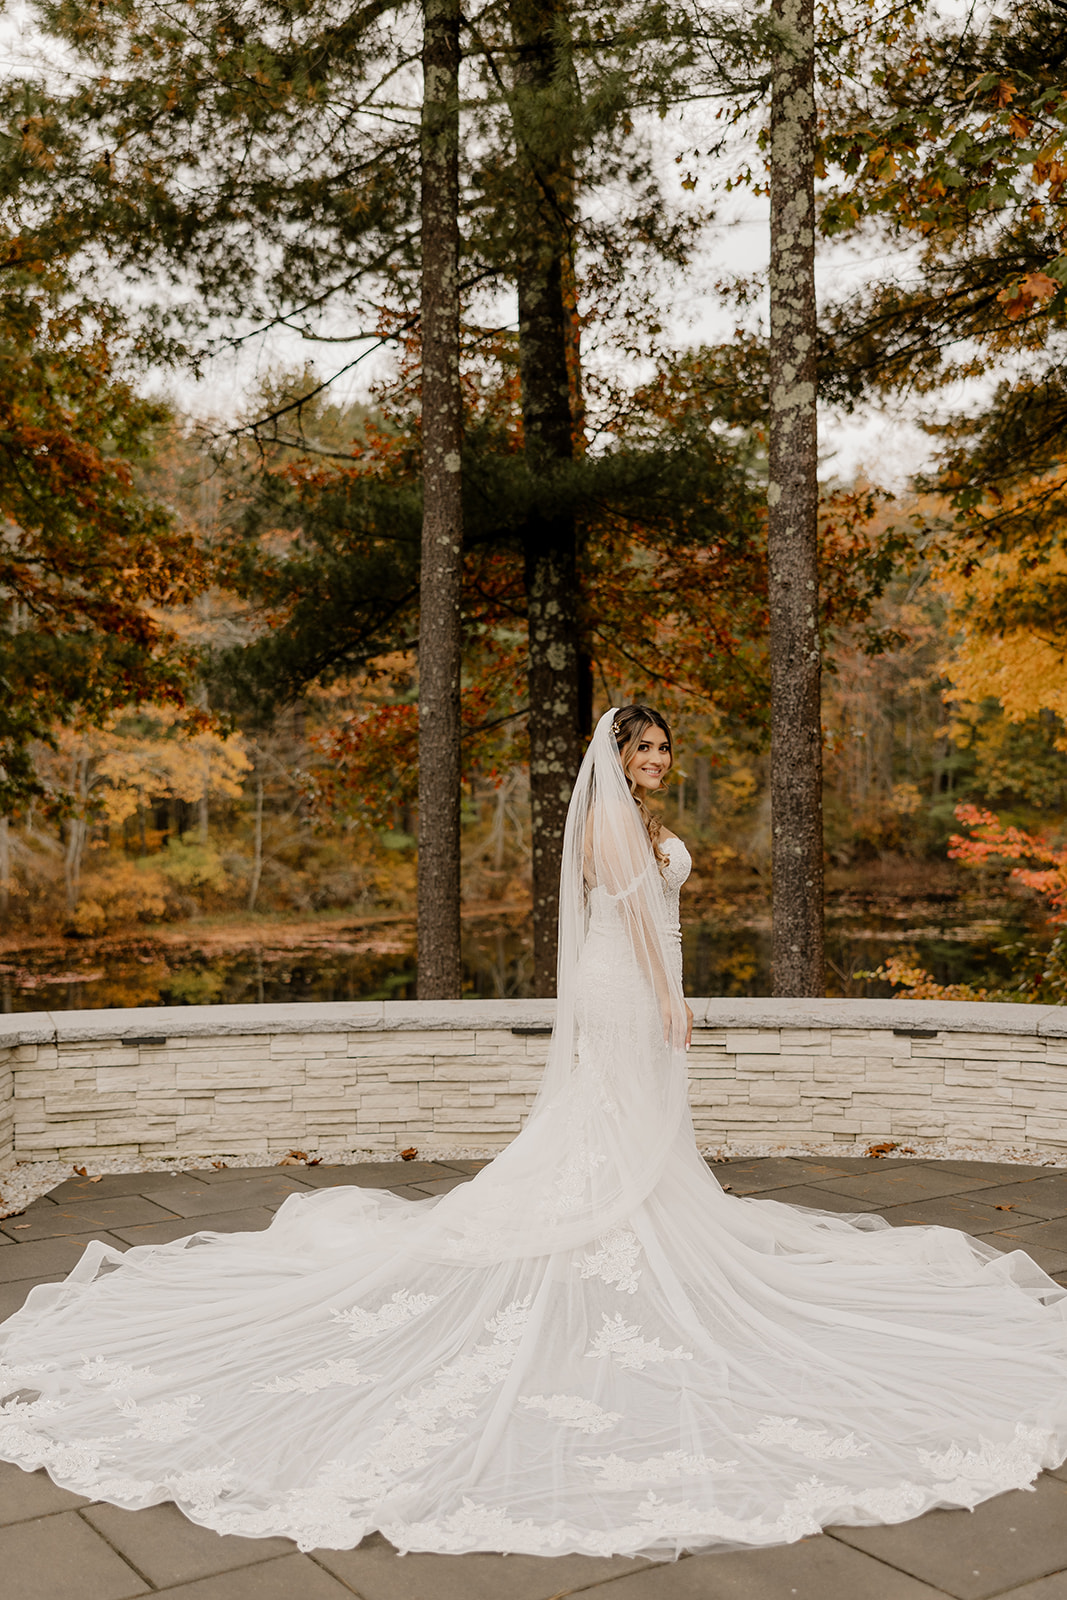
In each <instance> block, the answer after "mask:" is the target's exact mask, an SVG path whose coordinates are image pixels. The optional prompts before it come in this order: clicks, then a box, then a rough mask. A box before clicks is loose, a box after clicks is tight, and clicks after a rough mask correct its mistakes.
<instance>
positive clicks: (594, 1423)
mask: <svg viewBox="0 0 1067 1600" xmlns="http://www.w3.org/2000/svg"><path fill="white" fill-rule="evenodd" d="M519 1404H520V1406H525V1407H526V1409H527V1410H528V1411H543V1412H544V1413H545V1415H546V1416H547V1417H551V1418H552V1420H553V1421H554V1422H562V1423H563V1425H564V1427H567V1428H577V1429H578V1431H579V1432H580V1433H606V1432H607V1431H608V1429H609V1428H613V1427H614V1426H615V1424H616V1423H617V1422H621V1421H622V1413H621V1412H620V1411H605V1410H604V1409H603V1407H602V1406H598V1405H597V1404H596V1402H595V1401H593V1400H586V1399H584V1398H583V1396H582V1395H580V1394H550V1395H543V1394H530V1395H522V1394H520V1396H519Z"/></svg>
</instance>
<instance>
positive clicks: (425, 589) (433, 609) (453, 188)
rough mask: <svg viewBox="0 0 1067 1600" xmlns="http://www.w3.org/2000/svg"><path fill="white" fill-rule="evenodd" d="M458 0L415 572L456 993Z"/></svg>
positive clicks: (429, 285) (428, 331)
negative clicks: (419, 558) (418, 559)
mask: <svg viewBox="0 0 1067 1600" xmlns="http://www.w3.org/2000/svg"><path fill="white" fill-rule="evenodd" d="M459 27H460V8H459V0H423V48H422V62H423V102H422V489H423V514H422V576H421V588H420V613H419V824H418V827H419V832H418V859H419V882H418V943H419V954H418V985H417V992H418V997H419V999H420V1000H453V999H458V997H459V995H460V993H461V988H462V967H461V963H460V915H459V889H460V872H459V817H460V780H461V776H462V767H461V759H460V737H461V728H460V700H459V690H460V668H461V662H462V631H461V625H460V591H461V585H462V578H463V505H462V485H463V480H462V447H463V406H462V395H461V392H460V383H459V63H460V48H459Z"/></svg>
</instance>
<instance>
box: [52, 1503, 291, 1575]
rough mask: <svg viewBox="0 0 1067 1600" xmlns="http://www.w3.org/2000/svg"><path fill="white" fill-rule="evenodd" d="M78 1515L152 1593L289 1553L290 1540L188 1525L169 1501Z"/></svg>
mask: <svg viewBox="0 0 1067 1600" xmlns="http://www.w3.org/2000/svg"><path fill="white" fill-rule="evenodd" d="M83 1515H84V1518H85V1520H86V1521H87V1522H90V1523H91V1524H92V1526H93V1527H94V1528H96V1529H97V1531H98V1532H99V1533H101V1534H102V1535H103V1536H104V1538H105V1539H106V1540H107V1542H108V1544H110V1545H113V1546H114V1547H115V1549H116V1550H117V1551H118V1552H119V1554H120V1555H122V1556H125V1557H126V1559H127V1560H128V1561H129V1562H130V1564H131V1565H132V1566H134V1567H136V1568H137V1570H138V1571H139V1572H143V1573H144V1575H145V1577H146V1578H147V1579H148V1581H149V1582H150V1583H152V1584H154V1585H155V1586H156V1588H157V1589H165V1588H167V1587H168V1585H173V1584H176V1583H189V1582H191V1581H192V1580H193V1579H194V1578H209V1577H212V1576H214V1574H216V1573H219V1572H230V1571H232V1569H233V1568H234V1567H247V1566H251V1565H252V1564H253V1563H254V1562H257V1561H266V1560H268V1559H269V1558H270V1557H271V1556H281V1555H287V1554H289V1553H290V1552H291V1551H292V1549H293V1545H292V1542H291V1541H290V1540H289V1539H243V1538H240V1537H238V1535H236V1534H219V1533H214V1532H213V1531H212V1529H210V1528H201V1527H200V1526H199V1525H198V1524H197V1523H195V1522H190V1521H189V1520H188V1518H186V1517H184V1516H183V1515H182V1513H181V1512H180V1511H179V1510H178V1508H177V1506H176V1505H173V1504H171V1503H169V1502H168V1503H167V1504H166V1505H161V1506H148V1507H147V1508H146V1509H145V1510H143V1511H123V1510H121V1509H120V1508H119V1507H118V1506H107V1505H93V1506H90V1507H89V1508H88V1510H87V1511H85V1512H84V1513H83Z"/></svg>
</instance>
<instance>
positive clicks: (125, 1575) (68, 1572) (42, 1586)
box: [0, 1511, 149, 1600]
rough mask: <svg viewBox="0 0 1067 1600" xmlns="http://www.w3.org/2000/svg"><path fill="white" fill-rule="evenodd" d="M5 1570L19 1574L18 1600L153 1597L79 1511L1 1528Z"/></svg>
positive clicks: (1, 1558) (1, 1569) (1, 1562)
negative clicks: (146, 1595) (142, 1595)
mask: <svg viewBox="0 0 1067 1600" xmlns="http://www.w3.org/2000/svg"><path fill="white" fill-rule="evenodd" d="M0 1572H4V1573H17V1574H18V1588H17V1590H15V1591H13V1592H12V1591H9V1592H12V1593H13V1600H14V1597H16V1596H17V1600H128V1597H129V1596H131V1595H135V1594H147V1593H149V1587H148V1584H147V1583H146V1582H145V1581H144V1579H143V1578H141V1577H139V1576H138V1574H137V1573H136V1572H134V1570H133V1568H132V1567H130V1566H127V1564H126V1562H125V1561H123V1559H122V1557H121V1556H120V1555H117V1554H116V1552H115V1551H114V1550H112V1549H111V1548H110V1546H109V1545H108V1544H106V1543H105V1541H104V1540H103V1539H101V1537H100V1535H99V1534H98V1533H96V1532H94V1530H93V1529H92V1528H90V1527H87V1526H86V1524H85V1523H84V1522H83V1521H82V1519H81V1517H80V1516H79V1515H78V1513H77V1512H76V1511H61V1512H59V1513H58V1515H56V1516H51V1517H38V1518H35V1519H34V1520H33V1521H31V1522H16V1523H13V1524H11V1526H9V1527H7V1528H0Z"/></svg>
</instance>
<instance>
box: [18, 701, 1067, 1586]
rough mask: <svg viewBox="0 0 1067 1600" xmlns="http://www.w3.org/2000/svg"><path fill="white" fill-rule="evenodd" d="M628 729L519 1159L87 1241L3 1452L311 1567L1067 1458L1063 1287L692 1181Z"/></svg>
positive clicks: (1004, 1483)
mask: <svg viewBox="0 0 1067 1600" xmlns="http://www.w3.org/2000/svg"><path fill="white" fill-rule="evenodd" d="M611 719H612V714H611V713H608V716H607V717H606V718H605V719H604V720H603V721H602V722H601V724H600V725H599V727H598V729H597V732H596V735H595V736H594V739H593V742H592V745H591V748H590V752H589V755H588V756H587V758H586V762H585V764H584V765H583V769H582V774H581V776H580V778H579V782H578V785H577V786H576V790H575V797H574V800H573V802H572V807H571V814H570V818H569V821H568V831H567V841H566V850H565V863H564V875H563V885H562V892H561V958H560V959H561V969H560V1000H559V1019H558V1023H557V1029H556V1034H555V1037H554V1040H553V1045H552V1050H551V1055H550V1061H549V1066H548V1070H547V1072H546V1076H545V1082H544V1085H543V1088H542V1092H541V1094H540V1096H539V1099H538V1101H537V1104H536V1105H535V1107H534V1109H533V1111H532V1113H531V1116H530V1118H529V1121H528V1123H527V1126H526V1128H525V1130H524V1132H523V1133H522V1135H520V1137H519V1138H518V1139H517V1140H516V1141H515V1143H514V1144H513V1145H512V1146H511V1147H510V1148H509V1149H508V1150H507V1151H505V1152H504V1154H503V1155H502V1156H500V1157H498V1159H497V1160H496V1161H495V1162H493V1163H492V1164H491V1165H490V1166H488V1167H487V1168H486V1169H485V1170H484V1171H483V1172H482V1173H480V1174H479V1175H478V1176H477V1177H476V1178H475V1179H474V1180H473V1181H472V1182H471V1183H470V1184H466V1185H463V1186H462V1187H460V1188H458V1189H456V1190H454V1191H453V1192H452V1193H450V1194H448V1195H445V1196H442V1197H439V1198H433V1199H427V1200H424V1201H420V1202H415V1203H412V1202H409V1201H406V1200H401V1199H398V1198H396V1197H394V1196H391V1195H389V1194H383V1193H381V1192H380V1191H371V1190H363V1189H359V1188H343V1187H342V1188H337V1189H332V1190H321V1191H318V1192H316V1193H313V1194H307V1195H294V1196H292V1197H291V1198H290V1199H288V1200H287V1201H286V1202H285V1204H284V1205H283V1206H282V1208H281V1210H280V1211H279V1213H278V1215H277V1217H276V1219H275V1221H274V1222H273V1224H272V1226H271V1227H270V1228H269V1229H268V1230H266V1231H265V1232H262V1233H251V1234H228V1235H227V1234H194V1235H193V1236H192V1237H191V1238H190V1239H187V1240H180V1241H178V1242H177V1243H175V1244H171V1245H164V1246H159V1247H139V1248H136V1249H133V1250H130V1251H129V1252H127V1253H126V1254H125V1255H122V1254H119V1253H118V1252H116V1251H115V1250H113V1249H111V1248H110V1247H108V1246H107V1245H104V1244H103V1243H96V1244H93V1245H90V1246H89V1247H88V1248H87V1250H86V1251H85V1255H84V1258H83V1260H82V1261H81V1263H80V1264H79V1266H78V1267H77V1268H76V1270H75V1271H74V1272H73V1273H72V1274H71V1276H70V1278H69V1279H68V1280H67V1281H66V1283H64V1284H60V1285H43V1286H40V1287H38V1288H36V1289H34V1290H33V1291H32V1292H31V1294H30V1297H29V1300H28V1302H27V1304H26V1306H25V1308H24V1309H23V1310H22V1311H21V1312H19V1313H18V1314H17V1315H16V1316H15V1317H13V1318H12V1319H10V1321H8V1322H7V1323H6V1324H4V1326H3V1327H2V1328H0V1362H3V1366H2V1367H0V1395H5V1394H6V1395H7V1396H8V1398H7V1399H6V1400H5V1401H4V1403H3V1406H2V1408H0V1457H2V1458H4V1459H7V1460H10V1461H15V1462H18V1463H19V1464H20V1465H22V1466H25V1467H28V1468H32V1467H36V1466H44V1467H46V1468H47V1470H48V1471H49V1473H50V1474H51V1475H52V1477H53V1478H54V1479H55V1480H56V1481H57V1482H58V1483H60V1484H62V1485H64V1486H65V1487H67V1488H71V1489H74V1490H76V1491H78V1492H80V1493H83V1494H87V1495H90V1496H93V1497H95V1498H99V1499H104V1500H108V1501H111V1502H112V1503H114V1504H116V1505H121V1506H125V1507H129V1508H137V1507H141V1506H146V1505H151V1504H155V1503H157V1502H159V1501H163V1500H173V1501H175V1502H176V1503H177V1504H178V1505H179V1506H180V1507H181V1508H182V1510H183V1511H184V1512H185V1513H186V1515H187V1516H189V1517H191V1518H192V1519H193V1520H195V1521H197V1522H200V1523H203V1524H204V1525H206V1526H208V1527H212V1528H215V1529H217V1530H218V1531H219V1532H221V1533H236V1534H244V1535H248V1536H264V1535H271V1534H285V1535H288V1536H290V1537H291V1538H293V1539H295V1540H296V1541H297V1542H298V1544H299V1545H300V1546H301V1547H302V1548H304V1549H312V1548H315V1547H320V1546H326V1547H334V1548H344V1547H348V1546H351V1545H354V1544H356V1543H358V1541H359V1540H360V1539H361V1538H362V1537H363V1535H364V1534H365V1533H367V1532H369V1531H371V1530H372V1529H380V1530H381V1531H382V1532H383V1533H384V1534H385V1535H386V1537H387V1538H389V1539H391V1540H392V1541H393V1542H394V1543H395V1544H396V1545H397V1546H398V1547H400V1548H401V1549H413V1550H429V1551H441V1552H460V1551H469V1550H504V1551H526V1552H530V1553H536V1554H558V1553H563V1552H570V1551H578V1552H582V1553H585V1554H589V1555H607V1554H618V1553H622V1554H633V1555H637V1554H644V1555H654V1556H671V1555H675V1554H677V1553H678V1552H680V1551H682V1550H686V1549H690V1550H692V1549H708V1548H715V1547H726V1548H730V1547H739V1546H748V1545H765V1544H773V1543H781V1542H784V1541H788V1540H792V1539H796V1538H800V1537H803V1536H804V1535H806V1534H809V1533H812V1532H814V1531H816V1530H817V1529H818V1528H819V1527H821V1526H824V1525H826V1524H827V1523H830V1522H836V1523H874V1522H894V1521H899V1520H903V1519H905V1518H907V1517H911V1516H915V1515H917V1514H919V1513H920V1512H922V1511H924V1510H926V1509H927V1508H929V1507H931V1506H936V1505H945V1506H951V1505H965V1506H969V1505H974V1504H976V1503H977V1502H978V1501H980V1500H982V1499H984V1498H986V1497H987V1496H990V1495H994V1494H998V1493H1000V1492H1002V1491H1003V1490H1005V1489H1009V1488H1014V1487H1022V1486H1025V1485H1028V1484H1029V1483H1030V1482H1032V1480H1033V1478H1034V1477H1035V1475H1036V1474H1037V1472H1038V1471H1040V1469H1041V1468H1042V1467H1045V1466H1053V1465H1056V1464H1058V1463H1059V1462H1060V1461H1061V1460H1062V1459H1063V1458H1064V1456H1065V1455H1067V1309H1065V1302H1067V1293H1065V1291H1063V1290H1062V1289H1060V1288H1059V1287H1058V1286H1057V1285H1056V1284H1055V1283H1054V1282H1053V1281H1052V1280H1051V1279H1050V1278H1048V1277H1047V1276H1046V1275H1045V1274H1044V1273H1043V1272H1041V1271H1040V1270H1039V1269H1038V1268H1037V1267H1036V1266H1035V1264H1034V1263H1033V1262H1032V1261H1030V1260H1029V1258H1028V1257H1026V1256H1024V1255H1022V1254H1020V1253H1015V1254H1012V1255H1000V1254H998V1253H997V1252H996V1251H993V1250H991V1249H989V1248H988V1247H986V1246H984V1245H983V1244H982V1243H981V1242H979V1241H976V1240H972V1239H969V1238H967V1237H966V1236H965V1235H963V1234H960V1233H957V1232H955V1231H953V1230H949V1229H942V1228H925V1227H922V1228H903V1229H892V1228H890V1227H889V1226H888V1225H887V1224H886V1223H885V1222H884V1221H882V1220H881V1219H879V1218H877V1217H875V1218H872V1217H870V1216H862V1217H842V1216H839V1215H834V1214H830V1213H822V1212H816V1211H810V1210H805V1209H802V1208H799V1207H794V1206H788V1205H783V1204H780V1203H777V1202H774V1201H769V1200H747V1199H738V1198H735V1197H733V1196H730V1195H727V1194H724V1193H723V1191H722V1189H721V1188H720V1186H719V1185H718V1183H717V1182H716V1181H715V1179H714V1177H713V1176H712V1175H711V1174H710V1173H709V1172H708V1170H707V1168H706V1166H705V1165H704V1163H703V1162H702V1161H701V1159H700V1157H699V1155H698V1153H697V1151H696V1148H695V1144H694V1140H693V1135H692V1127H691V1124H690V1121H689V1117H688V1111H687V1108H686V1097H685V1081H686V1080H685V1062H684V1053H683V1051H682V1049H681V1042H682V1039H683V1037H684V1032H683V1030H684V1022H683V1018H684V1003H683V1002H682V998H681V983H680V959H679V953H678V952H679V941H678V921H677V902H678V889H679V886H680V884H681V882H682V880H683V879H684V877H685V875H686V873H687V872H688V868H689V861H688V855H687V852H686V851H685V847H684V845H683V844H681V842H680V841H674V840H672V841H669V843H668V846H667V853H668V856H669V861H668V866H667V868H666V869H665V870H664V871H662V872H661V870H660V867H659V866H658V865H657V863H656V862H655V860H654V858H653V856H652V853H651V850H650V849H649V846H648V842H647V836H646V835H645V833H644V829H643V827H642V826H641V823H640V819H639V817H638V815H637V812H636V808H635V807H634V806H633V804H632V801H630V799H629V796H628V794H627V792H626V788H625V781H624V779H623V775H622V769H621V765H620V763H619V760H618V755H617V752H616V750H615V744H614V740H613V739H612V737H611ZM624 802H625V804H624Z"/></svg>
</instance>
